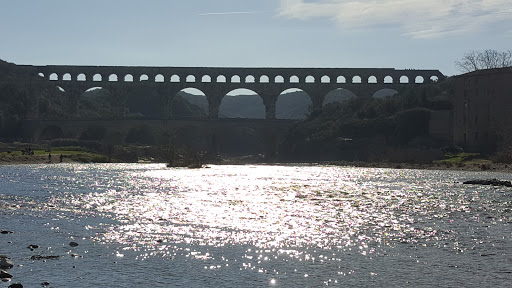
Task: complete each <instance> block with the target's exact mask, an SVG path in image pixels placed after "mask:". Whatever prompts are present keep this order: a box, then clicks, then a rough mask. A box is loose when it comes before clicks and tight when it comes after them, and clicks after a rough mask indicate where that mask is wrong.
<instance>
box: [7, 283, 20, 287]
mask: <svg viewBox="0 0 512 288" xmlns="http://www.w3.org/2000/svg"><path fill="white" fill-rule="evenodd" d="M8 288H23V285H21V283H14V284H11V285H9V287H8Z"/></svg>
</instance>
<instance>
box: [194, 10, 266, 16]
mask: <svg viewBox="0 0 512 288" xmlns="http://www.w3.org/2000/svg"><path fill="white" fill-rule="evenodd" d="M257 13H261V11H233V12H210V13H202V14H199V16H214V15H239V14H257Z"/></svg>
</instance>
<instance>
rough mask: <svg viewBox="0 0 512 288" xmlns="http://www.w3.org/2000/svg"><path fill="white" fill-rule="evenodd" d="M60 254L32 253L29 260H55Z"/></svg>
mask: <svg viewBox="0 0 512 288" xmlns="http://www.w3.org/2000/svg"><path fill="white" fill-rule="evenodd" d="M59 258H60V256H58V255H50V256H43V255H34V256H32V257H30V260H57V259H59Z"/></svg>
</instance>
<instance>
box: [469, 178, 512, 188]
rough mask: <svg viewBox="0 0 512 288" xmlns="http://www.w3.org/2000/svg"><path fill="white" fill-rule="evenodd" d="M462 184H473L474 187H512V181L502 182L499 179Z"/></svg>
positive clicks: (478, 180)
mask: <svg viewBox="0 0 512 288" xmlns="http://www.w3.org/2000/svg"><path fill="white" fill-rule="evenodd" d="M462 184H473V185H492V186H506V187H512V182H510V181H502V180H498V179H477V180H469V181H464V182H462Z"/></svg>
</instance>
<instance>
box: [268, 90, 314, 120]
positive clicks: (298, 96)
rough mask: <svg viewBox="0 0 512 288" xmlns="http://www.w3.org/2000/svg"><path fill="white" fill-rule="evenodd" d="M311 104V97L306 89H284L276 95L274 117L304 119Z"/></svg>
mask: <svg viewBox="0 0 512 288" xmlns="http://www.w3.org/2000/svg"><path fill="white" fill-rule="evenodd" d="M312 106H313V101H312V98H311V96H310V95H309V94H308V93H307V92H306V91H304V90H302V89H298V88H297V89H294V88H290V89H286V90H284V91H283V92H281V94H279V96H278V97H277V101H276V108H275V109H276V112H275V115H276V119H305V118H306V117H307V115H308V114H309V112H310V111H311V109H312Z"/></svg>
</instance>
